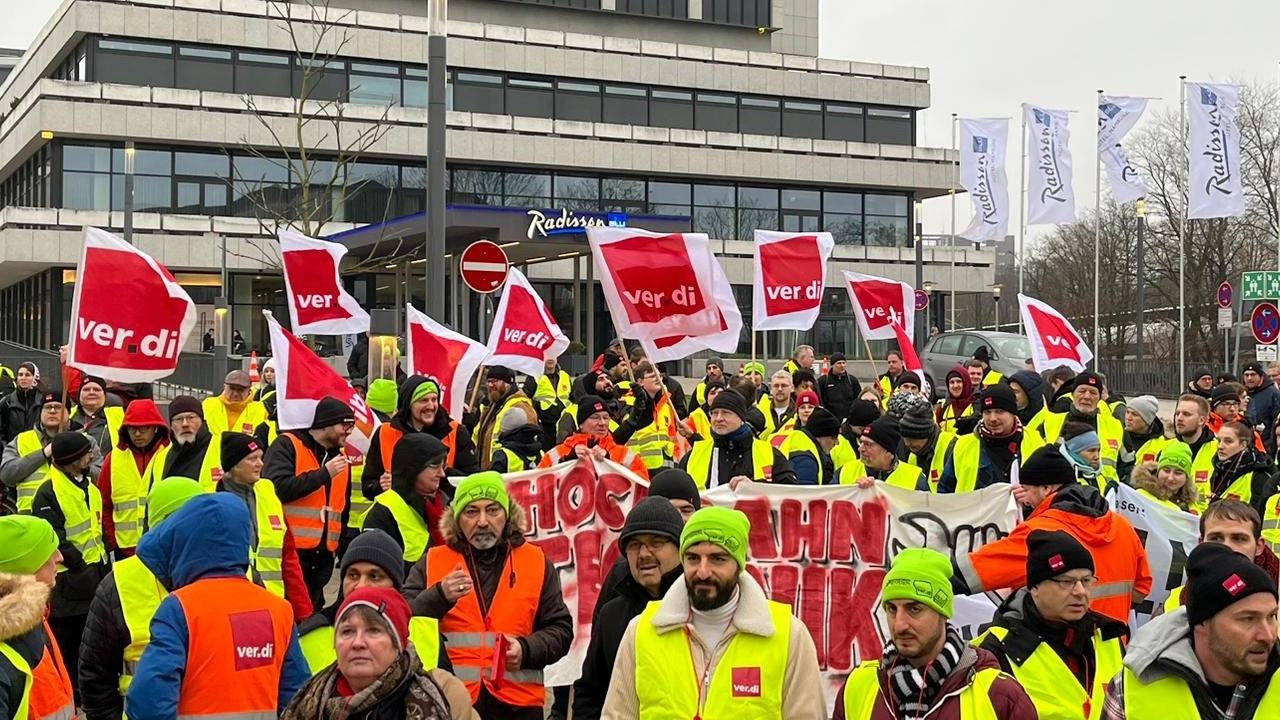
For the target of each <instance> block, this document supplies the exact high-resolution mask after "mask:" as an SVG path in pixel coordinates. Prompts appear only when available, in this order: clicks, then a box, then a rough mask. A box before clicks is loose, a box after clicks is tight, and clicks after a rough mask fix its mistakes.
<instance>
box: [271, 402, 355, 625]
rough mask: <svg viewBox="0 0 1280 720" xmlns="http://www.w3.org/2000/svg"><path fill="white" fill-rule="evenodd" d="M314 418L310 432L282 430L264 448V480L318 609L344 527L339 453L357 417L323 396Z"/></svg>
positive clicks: (347, 481)
mask: <svg viewBox="0 0 1280 720" xmlns="http://www.w3.org/2000/svg"><path fill="white" fill-rule="evenodd" d="M312 418H313V419H312V422H311V427H309V428H307V429H305V430H285V431H284V432H281V433H280V436H279V437H277V438H276V441H275V442H274V443H272V444H271V447H269V448H267V453H266V458H265V464H264V466H263V468H262V476H263V477H265V478H267V479H268V480H270V481H271V482H272V483H274V484H275V488H276V494H277V495H279V497H280V499H281V500H282V501H283V502H284V505H285V507H284V512H285V517H286V522H287V523H288V525H289V530H290V531H292V532H293V537H294V540H295V541H296V542H297V545H298V560H299V561H300V562H301V563H302V574H303V576H304V577H305V578H306V581H307V589H308V591H309V593H310V594H311V604H312V605H314V606H315V607H321V606H323V605H324V586H325V585H327V584H328V582H329V578H330V577H331V576H332V575H333V564H334V555H335V553H337V551H338V545H339V543H340V542H341V540H342V534H343V528H344V527H345V526H346V524H347V512H348V505H349V504H350V499H351V468H350V463H349V462H348V461H347V457H346V455H344V454H343V452H342V449H343V446H344V445H345V444H346V442H347V436H348V435H350V434H351V431H352V429H354V428H355V423H356V416H355V412H353V411H352V410H351V408H350V407H349V406H348V405H347V404H346V403H345V402H343V401H341V400H339V399H337V398H334V397H326V398H324V399H322V400H321V401H320V402H318V403H316V410H315V414H314V415H313V416H312Z"/></svg>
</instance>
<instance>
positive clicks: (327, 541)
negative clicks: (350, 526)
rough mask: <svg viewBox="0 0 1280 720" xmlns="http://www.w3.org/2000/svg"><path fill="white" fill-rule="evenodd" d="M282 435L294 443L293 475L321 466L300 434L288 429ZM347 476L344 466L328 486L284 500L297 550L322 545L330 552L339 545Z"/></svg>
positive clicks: (286, 517) (345, 503) (348, 475)
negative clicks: (296, 497)
mask: <svg viewBox="0 0 1280 720" xmlns="http://www.w3.org/2000/svg"><path fill="white" fill-rule="evenodd" d="M285 437H287V438H289V442H291V443H293V452H294V466H293V474H294V475H301V474H303V473H307V472H311V471H313V470H319V469H320V461H319V460H317V459H316V456H315V454H314V453H312V452H311V449H310V448H308V447H307V446H306V445H305V444H304V443H303V442H302V439H301V438H299V437H298V436H297V435H295V434H293V433H291V432H290V433H285ZM350 478H351V472H350V469H348V470H344V471H342V472H341V473H339V474H338V476H337V477H335V478H331V479H330V480H329V484H328V487H318V488H316V489H315V490H313V491H312V492H310V493H308V494H307V495H306V496H304V497H301V498H298V499H297V500H294V501H292V502H289V503H286V504H285V506H284V515H285V522H286V523H287V524H288V526H289V529H290V530H292V531H293V539H294V542H295V543H296V544H297V546H298V549H299V550H314V549H315V548H318V547H321V546H323V547H324V548H325V549H327V550H328V551H329V552H335V551H336V550H337V549H338V540H339V539H341V537H342V512H343V510H345V509H346V507H347V484H348V481H349V480H350Z"/></svg>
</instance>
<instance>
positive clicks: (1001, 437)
mask: <svg viewBox="0 0 1280 720" xmlns="http://www.w3.org/2000/svg"><path fill="white" fill-rule="evenodd" d="M974 402H975V403H976V405H977V407H978V410H979V411H980V418H981V419H980V420H979V421H978V425H977V427H976V428H974V431H973V432H972V433H969V434H968V435H963V436H961V437H960V438H958V439H957V440H956V442H955V445H954V446H953V447H952V451H951V459H950V460H948V461H947V463H946V466H945V467H944V468H943V470H942V475H941V476H940V477H939V478H938V492H942V493H953V492H973V491H974V490H979V489H982V488H984V487H987V486H988V485H994V484H996V483H1007V482H1009V478H1010V473H1011V472H1012V470H1013V464H1014V462H1015V461H1021V460H1025V459H1026V458H1028V457H1030V456H1031V453H1032V452H1034V451H1035V450H1036V449H1037V448H1039V447H1041V446H1042V445H1044V440H1043V439H1042V438H1041V437H1040V434H1039V433H1037V432H1036V431H1035V430H1032V429H1030V428H1024V427H1023V426H1022V422H1021V421H1019V420H1018V415H1017V413H1018V400H1017V398H1016V397H1014V394H1013V388H1011V387H1009V384H1008V383H996V384H995V385H992V386H991V387H986V388H983V389H982V391H981V392H979V393H978V394H977V395H975V396H974Z"/></svg>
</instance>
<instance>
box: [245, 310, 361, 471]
mask: <svg viewBox="0 0 1280 720" xmlns="http://www.w3.org/2000/svg"><path fill="white" fill-rule="evenodd" d="M262 314H263V315H264V316H265V317H266V318H267V328H268V329H269V330H270V331H271V355H272V357H273V358H275V367H276V415H277V417H278V418H279V422H280V429H281V430H302V429H305V428H309V427H311V421H312V419H314V418H315V414H316V405H317V404H319V402H320V401H321V400H323V399H325V398H326V397H334V398H337V399H339V400H341V401H343V402H345V403H346V404H347V405H349V406H350V407H351V411H352V412H354V413H355V416H356V426H355V428H354V429H353V430H352V431H351V435H350V436H349V437H348V438H347V447H346V448H345V450H344V452H345V453H346V455H347V458H348V459H350V460H351V461H352V462H353V463H357V464H358V462H357V460H359V461H360V462H362V461H363V456H364V453H367V452H368V451H369V439H370V438H372V437H373V430H374V428H376V427H377V426H378V418H377V416H375V415H374V414H373V411H372V410H370V409H369V406H367V405H365V404H364V398H362V397H360V394H359V393H357V392H356V391H355V388H353V387H351V383H349V382H347V380H346V378H344V377H342V376H341V375H339V374H338V373H337V372H335V371H334V369H333V368H331V367H329V363H327V362H325V361H324V360H321V359H320V358H319V357H317V356H316V354H315V353H314V352H312V351H311V348H309V347H307V346H306V345H304V344H303V343H302V341H301V340H299V339H298V338H296V337H294V335H293V333H291V332H289V331H288V330H285V329H284V328H282V327H280V323H279V322H277V321H276V319H275V317H274V316H273V315H272V314H271V312H270V311H268V310H263V311H262Z"/></svg>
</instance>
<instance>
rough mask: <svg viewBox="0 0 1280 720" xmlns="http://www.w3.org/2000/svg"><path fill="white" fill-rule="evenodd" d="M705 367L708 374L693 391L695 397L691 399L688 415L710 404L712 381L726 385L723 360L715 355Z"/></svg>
mask: <svg viewBox="0 0 1280 720" xmlns="http://www.w3.org/2000/svg"><path fill="white" fill-rule="evenodd" d="M705 367H706V373H707V374H706V376H705V377H703V378H702V380H701V381H700V382H699V383H698V386H697V387H695V388H694V389H693V397H691V398H690V399H689V408H688V410H689V411H688V412H687V413H685V414H686V415H691V414H693V411H694V410H697V409H698V408H700V407H705V406H706V405H707V403H708V402H710V401H709V400H708V399H707V383H710V382H712V381H719V382H720V383H721V384H723V383H724V361H723V360H721V359H720V358H718V357H716V356H715V355H712V356H711V357H709V358H707V362H706V366H705Z"/></svg>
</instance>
